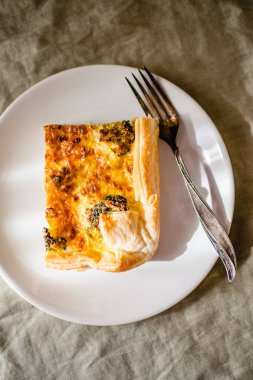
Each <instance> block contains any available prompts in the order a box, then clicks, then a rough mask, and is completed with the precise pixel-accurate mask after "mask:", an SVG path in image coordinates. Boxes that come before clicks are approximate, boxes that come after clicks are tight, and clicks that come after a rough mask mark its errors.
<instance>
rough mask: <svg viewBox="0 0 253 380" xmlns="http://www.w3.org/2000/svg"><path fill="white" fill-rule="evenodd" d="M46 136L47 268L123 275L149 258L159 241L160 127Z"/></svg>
mask: <svg viewBox="0 0 253 380" xmlns="http://www.w3.org/2000/svg"><path fill="white" fill-rule="evenodd" d="M44 130H45V144H46V153H45V191H46V219H47V222H48V228H44V238H45V247H46V255H45V262H46V265H47V266H48V267H50V268H55V269H79V270H82V269H87V268H95V269H102V270H105V271H124V270H128V269H131V268H133V267H135V266H138V265H140V264H142V263H143V262H145V261H147V260H149V259H150V258H151V256H152V255H153V254H154V252H155V250H156V247H157V244H158V238H159V169H158V146H157V144H158V126H157V121H156V120H155V119H152V118H137V119H135V120H134V121H132V122H129V121H118V122H113V123H108V124H91V123H87V124H81V125H57V124H53V125H46V126H45V127H44Z"/></svg>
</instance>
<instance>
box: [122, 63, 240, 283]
mask: <svg viewBox="0 0 253 380" xmlns="http://www.w3.org/2000/svg"><path fill="white" fill-rule="evenodd" d="M144 70H145V72H146V75H147V76H148V78H149V80H148V79H147V78H146V76H145V75H144V74H143V73H142V72H141V71H140V70H139V73H140V75H141V77H142V79H143V81H144V83H145V85H146V87H147V89H148V90H149V93H150V94H151V96H150V95H149V93H148V91H147V90H146V89H145V88H144V86H143V85H142V84H141V82H140V81H139V80H138V79H137V78H136V76H135V75H134V74H132V75H133V77H134V79H135V81H136V83H137V84H138V86H139V88H140V90H141V92H142V94H143V95H144V97H145V99H146V101H147V104H148V105H147V104H146V103H145V101H144V100H143V99H142V97H141V96H140V95H139V93H138V92H137V90H136V89H135V88H134V86H133V85H132V83H131V82H130V81H129V80H128V79H127V78H126V80H127V82H128V84H129V86H130V87H131V89H132V91H133V93H134V95H135V96H136V98H137V100H138V102H139V103H140V105H141V107H142V109H143V111H144V112H145V114H146V115H147V116H148V115H151V116H152V117H155V118H158V119H159V130H160V138H161V139H162V140H164V141H166V143H168V144H169V146H170V147H171V149H172V151H173V153H174V156H175V159H176V162H177V165H178V168H179V170H180V172H181V174H182V175H183V178H184V183H185V185H186V187H187V189H188V192H189V195H190V198H191V201H192V203H193V206H194V209H195V211H196V213H197V215H198V218H199V221H200V223H201V225H202V227H203V228H204V231H205V232H206V234H207V236H208V238H209V239H210V241H211V243H212V245H213V246H214V248H215V250H216V252H217V253H218V255H219V257H220V259H221V261H222V263H223V265H224V267H225V269H226V272H227V277H228V281H229V282H232V281H233V280H234V278H235V274H236V256H235V252H234V248H233V246H232V243H231V241H230V239H229V237H228V235H227V233H226V231H225V230H224V228H223V227H222V226H221V224H220V223H219V221H218V220H217V218H216V216H215V215H214V213H213V211H212V210H211V208H210V207H209V205H208V204H207V203H206V201H205V200H204V198H203V197H202V195H201V194H200V192H199V190H198V189H197V187H196V186H195V184H194V183H193V180H192V179H191V176H190V174H189V173H188V171H187V169H186V167H185V164H184V162H183V159H182V157H181V154H180V150H179V148H178V146H177V141H176V138H177V132H178V128H179V117H178V114H177V112H176V110H175V108H174V107H173V105H172V103H171V101H170V100H169V98H168V96H167V95H166V93H165V92H164V90H163V89H162V88H161V86H160V85H159V83H158V81H157V80H156V79H155V77H154V76H153V75H152V74H151V72H150V71H149V70H148V69H147V68H146V67H144Z"/></svg>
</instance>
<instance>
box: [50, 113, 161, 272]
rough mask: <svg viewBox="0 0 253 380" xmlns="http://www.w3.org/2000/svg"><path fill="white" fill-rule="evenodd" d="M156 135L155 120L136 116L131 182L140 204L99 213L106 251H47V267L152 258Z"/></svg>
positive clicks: (115, 265)
mask: <svg viewBox="0 0 253 380" xmlns="http://www.w3.org/2000/svg"><path fill="white" fill-rule="evenodd" d="M158 137H159V130H158V123H157V120H155V119H153V118H150V117H141V118H137V119H136V120H135V141H134V153H133V155H134V157H133V184H134V192H135V200H136V201H139V202H140V204H141V207H140V209H139V211H136V210H128V211H118V212H110V213H106V214H100V216H99V229H100V232H101V235H102V238H103V240H104V242H105V244H106V246H107V247H108V252H107V251H106V250H105V251H104V252H103V255H102V258H101V259H100V260H99V261H96V260H93V258H92V255H87V256H86V255H85V252H84V253H83V254H82V255H73V256H71V255H69V256H62V255H60V254H55V255H49V256H46V258H45V260H46V265H47V267H49V268H54V269H63V270H66V269H77V270H83V269H88V268H94V269H100V270H104V271H109V272H123V271H126V270H129V269H132V268H134V267H137V266H139V265H141V264H143V263H144V262H146V261H149V260H150V259H151V257H152V256H153V255H154V253H155V251H156V249H157V246H158V241H159V233H160V220H159V190H160V182H159V159H158ZM112 253H113V254H112Z"/></svg>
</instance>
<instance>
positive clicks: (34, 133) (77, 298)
mask: <svg viewBox="0 0 253 380" xmlns="http://www.w3.org/2000/svg"><path fill="white" fill-rule="evenodd" d="M132 71H134V72H136V69H133V68H129V67H124V66H113V65H112V66H111V65H96V66H86V67H79V68H75V69H71V70H67V71H64V72H61V73H59V74H56V75H53V76H51V77H49V78H47V79H45V80H43V81H42V82H40V83H38V84H36V85H35V86H33V87H32V88H30V89H29V90H28V91H26V92H25V93H24V94H23V95H21V96H20V97H19V98H18V99H17V100H16V101H15V102H13V103H12V104H11V105H10V106H9V108H8V109H7V110H6V111H5V112H4V113H3V115H2V116H1V118H0V142H1V143H0V144H1V146H0V165H1V182H0V207H1V209H0V221H1V232H0V258H1V274H2V277H3V278H4V280H5V281H6V282H7V283H8V284H9V285H10V286H11V287H12V288H13V289H14V290H15V291H16V292H17V293H18V294H19V295H20V296H21V297H23V298H24V299H25V300H26V301H28V302H30V303H31V304H32V305H34V306H36V307H37V308H39V309H41V310H43V311H44V312H46V313H49V314H52V315H54V316H56V317H59V318H62V319H65V320H68V321H72V322H77V323H82V324H89V325H115V324H123V323H128V322H134V321H138V320H141V319H144V318H147V317H150V316H152V315H155V314H157V313H159V312H161V311H163V310H165V309H167V308H169V307H171V306H172V305H174V304H175V303H177V302H179V301H180V300H182V298H184V297H185V296H187V295H188V294H189V293H190V292H191V291H192V290H193V289H194V288H195V287H196V286H197V285H198V284H199V283H200V282H201V281H202V280H203V279H204V278H205V276H206V275H207V274H208V272H209V271H210V270H211V268H212V267H213V265H214V263H215V261H216V260H217V255H216V253H215V251H214V249H213V247H212V246H211V244H210V242H209V240H208V238H207V237H206V235H205V233H204V232H203V230H202V228H201V226H200V224H199V222H198V220H197V217H196V215H195V213H194V210H193V207H192V204H191V201H190V199H189V196H188V193H187V191H186V189H185V187H184V183H183V180H182V178H181V175H180V172H179V170H178V169H177V166H176V163H175V160H174V157H173V154H172V152H171V150H170V148H169V146H168V145H167V144H166V143H165V142H163V141H160V143H159V144H160V146H159V148H160V176H161V237H160V243H159V248H158V251H157V252H156V254H155V255H154V257H153V260H152V261H150V262H148V263H146V264H144V265H142V266H140V267H138V268H136V269H133V270H131V271H129V272H124V273H104V272H101V271H95V270H88V271H86V272H77V271H56V270H52V269H47V268H46V267H45V265H44V260H43V256H44V242H43V237H42V235H43V233H42V229H43V226H45V225H46V222H45V219H44V210H45V194H44V131H43V128H42V126H43V125H44V124H48V123H50V124H51V123H63V124H64V123H69V124H75V123H76V124H78V123H84V122H94V123H99V122H100V123H105V122H109V121H116V120H122V119H132V118H133V117H135V116H141V115H143V112H142V109H141V108H140V106H139V104H138V103H137V101H136V99H135V97H134V95H133V94H132V93H131V90H130V88H129V87H128V85H127V82H126V80H125V78H124V77H125V76H128V77H129V78H131V72H132ZM137 74H138V72H137ZM159 80H160V83H161V84H162V85H163V87H164V89H165V90H166V91H167V93H168V94H169V96H170V97H171V99H172V101H173V103H174V105H175V106H176V108H177V110H178V112H179V114H180V117H181V125H180V134H179V137H178V143H179V146H180V147H181V152H182V156H183V158H184V161H185V163H186V166H187V168H188V170H189V172H190V173H191V175H192V177H193V179H194V180H195V182H196V184H197V185H198V187H199V189H200V191H201V193H202V194H203V196H204V197H205V198H206V200H207V202H208V203H209V204H210V205H211V206H212V207H213V209H214V211H215V212H216V214H217V215H218V217H219V218H220V220H221V222H222V223H223V225H224V226H225V228H226V229H227V230H228V229H229V227H230V224H231V220H232V216H233V208H234V181H233V173H232V169H231V164H230V160H229V157H228V153H227V150H226V148H225V145H224V143H223V141H222V139H221V137H220V135H219V133H218V131H217V129H216V128H215V126H214V124H213V123H212V121H211V120H210V118H209V117H208V115H207V114H206V113H205V111H204V110H203V109H202V108H201V107H200V106H199V105H198V104H197V103H196V102H195V101H194V100H193V99H192V98H191V97H190V96H189V95H187V94H186V93H185V92H184V91H182V90H181V89H180V88H178V87H177V86H175V85H174V84H172V83H170V82H169V81H167V80H165V79H162V78H159ZM224 276H225V274H224Z"/></svg>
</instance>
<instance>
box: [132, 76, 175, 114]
mask: <svg viewBox="0 0 253 380" xmlns="http://www.w3.org/2000/svg"><path fill="white" fill-rule="evenodd" d="M138 71H139V73H140V75H141V77H142V79H143V80H144V82H145V84H146V86H147V87H148V89H149V91H150V92H151V94H152V96H153V98H154V99H155V101H156V103H157V107H158V110H159V112H160V115H161V116H162V119H163V120H167V119H170V117H171V116H170V114H169V113H168V112H167V110H166V108H165V107H164V105H163V103H162V102H161V99H160V98H159V96H158V95H157V93H156V91H155V90H154V88H153V87H152V86H151V84H150V83H149V81H148V80H147V78H146V77H145V76H144V75H143V74H142V72H141V70H138Z"/></svg>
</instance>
